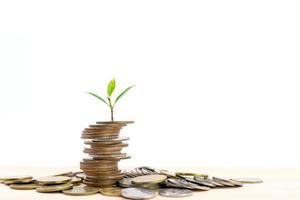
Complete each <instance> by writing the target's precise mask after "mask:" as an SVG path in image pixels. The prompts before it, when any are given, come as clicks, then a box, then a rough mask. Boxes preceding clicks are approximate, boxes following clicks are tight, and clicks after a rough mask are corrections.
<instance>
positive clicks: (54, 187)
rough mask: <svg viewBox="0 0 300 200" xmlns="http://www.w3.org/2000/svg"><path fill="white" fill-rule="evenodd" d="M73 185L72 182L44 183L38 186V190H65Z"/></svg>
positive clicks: (46, 191)
mask: <svg viewBox="0 0 300 200" xmlns="http://www.w3.org/2000/svg"><path fill="white" fill-rule="evenodd" d="M72 187H73V185H72V184H71V183H65V184H59V185H42V186H38V187H37V188H36V191H37V192H45V193H48V192H59V191H63V190H68V189H70V188H72Z"/></svg>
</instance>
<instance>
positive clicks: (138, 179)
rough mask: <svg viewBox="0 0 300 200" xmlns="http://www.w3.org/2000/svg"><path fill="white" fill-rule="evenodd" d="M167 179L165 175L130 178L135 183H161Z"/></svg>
mask: <svg viewBox="0 0 300 200" xmlns="http://www.w3.org/2000/svg"><path fill="white" fill-rule="evenodd" d="M166 179H167V176H165V175H159V174H157V175H144V176H138V177H135V178H132V182H133V183H135V184H155V183H161V182H163V181H165V180H166Z"/></svg>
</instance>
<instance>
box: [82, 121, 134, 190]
mask: <svg viewBox="0 0 300 200" xmlns="http://www.w3.org/2000/svg"><path fill="white" fill-rule="evenodd" d="M130 123H133V122H132V121H121V122H120V121H119V122H97V123H96V124H94V125H90V126H89V128H86V129H84V131H83V132H82V135H81V138H82V139H84V140H85V141H84V144H85V145H86V147H85V148H84V151H83V152H84V153H86V154H88V157H87V158H84V159H83V160H82V161H81V162H80V169H81V170H82V171H83V172H84V173H85V177H84V180H83V183H84V184H86V185H88V186H93V187H111V186H113V185H115V184H116V183H117V182H118V181H119V180H120V179H122V178H123V176H124V175H123V173H122V172H121V170H119V168H118V162H119V161H120V160H121V159H128V158H130V157H129V156H128V155H127V154H126V153H122V152H121V151H122V149H123V148H124V147H127V146H128V144H127V143H124V141H126V140H128V139H129V138H127V137H119V134H120V131H121V129H122V128H123V127H124V126H126V125H127V124H130Z"/></svg>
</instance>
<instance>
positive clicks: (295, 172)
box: [0, 167, 300, 200]
mask: <svg viewBox="0 0 300 200" xmlns="http://www.w3.org/2000/svg"><path fill="white" fill-rule="evenodd" d="M164 169H167V170H169V171H173V172H176V171H185V172H187V171H188V172H197V173H206V174H208V175H210V176H219V177H228V178H243V177H249V178H250V177H251V178H261V179H263V183H260V184H244V186H243V187H240V188H226V189H223V188H220V189H211V190H210V191H205V192H194V194H193V195H192V196H190V197H184V199H185V200H194V199H201V200H210V199H230V200H234V199H243V200H248V199H249V200H250V199H251V200H253V199H268V200H276V199H278V200H279V199H280V200H282V199H289V200H294V199H295V200H296V199H297V200H299V199H300V168H276V169H275V168H209V167H202V168H199V167H198V168H197V167H196V168H177V169H176V168H164ZM65 171H78V168H76V167H51V168H50V167H0V176H9V175H21V174H25V175H32V176H34V177H40V176H47V175H52V174H57V173H61V172H65ZM0 199H1V200H2V199H3V200H19V199H22V200H41V199H43V200H47V199H55V200H72V199H73V200H78V199H84V200H93V199H97V200H99V199H103V200H105V199H116V200H117V199H123V198H121V197H108V196H103V195H101V194H95V195H91V196H81V197H78V196H68V195H64V194H62V193H38V192H36V191H35V190H12V189H10V188H9V187H8V186H6V185H3V184H1V185H0ZM160 199H170V198H167V197H162V196H159V195H158V196H157V197H156V198H155V200H160Z"/></svg>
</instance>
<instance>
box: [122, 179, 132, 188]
mask: <svg viewBox="0 0 300 200" xmlns="http://www.w3.org/2000/svg"><path fill="white" fill-rule="evenodd" d="M118 184H119V186H121V187H124V188H128V187H133V183H132V181H131V178H123V179H121V180H119V182H118Z"/></svg>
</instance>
